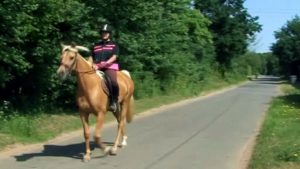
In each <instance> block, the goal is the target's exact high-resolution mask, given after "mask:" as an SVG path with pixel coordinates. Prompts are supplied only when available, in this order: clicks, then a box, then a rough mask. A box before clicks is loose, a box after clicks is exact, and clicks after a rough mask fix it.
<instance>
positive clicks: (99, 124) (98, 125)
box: [95, 111, 109, 155]
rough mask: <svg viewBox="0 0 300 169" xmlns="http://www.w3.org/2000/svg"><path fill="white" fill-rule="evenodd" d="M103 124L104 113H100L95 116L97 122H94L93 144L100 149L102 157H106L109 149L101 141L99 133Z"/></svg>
mask: <svg viewBox="0 0 300 169" xmlns="http://www.w3.org/2000/svg"><path fill="white" fill-rule="evenodd" d="M103 123H104V111H100V112H98V114H97V122H96V126H95V143H96V144H97V145H98V146H99V147H100V148H101V150H102V151H103V153H104V155H107V154H108V152H109V147H107V146H106V145H105V144H104V143H103V142H102V141H101V133H102V127H103Z"/></svg>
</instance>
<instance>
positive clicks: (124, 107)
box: [110, 104, 127, 155]
mask: <svg viewBox="0 0 300 169" xmlns="http://www.w3.org/2000/svg"><path fill="white" fill-rule="evenodd" d="M126 111H127V104H122V108H121V114H120V117H119V118H120V119H119V121H118V122H119V123H118V132H117V137H116V140H115V142H114V145H113V147H112V149H111V150H110V154H111V155H116V154H117V149H118V145H119V140H120V137H121V135H122V136H123V135H124V127H125V118H126Z"/></svg>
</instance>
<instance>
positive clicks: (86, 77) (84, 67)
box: [76, 55, 99, 90]
mask: <svg viewBox="0 0 300 169" xmlns="http://www.w3.org/2000/svg"><path fill="white" fill-rule="evenodd" d="M76 71H77V73H76V74H77V82H78V84H79V86H80V87H81V88H83V89H84V90H85V89H86V88H89V87H90V85H95V84H99V81H97V80H98V78H95V77H97V76H98V75H97V74H96V71H94V70H93V68H92V65H91V64H90V63H89V62H88V61H86V60H85V59H84V58H83V57H82V56H80V55H79V56H78V57H77V65H76ZM93 76H95V77H93Z"/></svg>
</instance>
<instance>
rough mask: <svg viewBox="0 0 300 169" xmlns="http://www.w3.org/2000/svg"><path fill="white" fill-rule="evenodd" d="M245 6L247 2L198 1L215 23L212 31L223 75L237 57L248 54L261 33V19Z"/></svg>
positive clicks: (223, 0) (196, 4)
mask: <svg viewBox="0 0 300 169" xmlns="http://www.w3.org/2000/svg"><path fill="white" fill-rule="evenodd" d="M243 3H244V0H195V8H196V9H199V10H200V11H201V12H202V13H203V14H204V15H205V16H206V17H207V18H209V19H210V20H211V22H212V24H211V25H210V27H209V28H210V31H211V32H212V33H213V41H214V45H215V49H216V55H217V56H216V59H217V61H218V63H219V64H220V65H221V68H222V72H223V73H224V72H225V70H226V69H229V68H230V67H231V61H232V59H233V58H235V57H239V56H241V55H242V54H244V53H245V52H246V51H247V46H248V42H249V39H250V38H251V37H252V36H254V34H255V32H257V31H260V30H261V26H260V25H259V24H258V23H257V19H258V17H252V16H251V15H250V14H249V13H248V12H247V10H246V9H245V8H244V6H243Z"/></svg>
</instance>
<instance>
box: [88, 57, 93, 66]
mask: <svg viewBox="0 0 300 169" xmlns="http://www.w3.org/2000/svg"><path fill="white" fill-rule="evenodd" d="M87 61H88V62H89V63H90V64H92V63H93V57H92V56H89V58H88V60H87Z"/></svg>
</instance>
